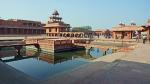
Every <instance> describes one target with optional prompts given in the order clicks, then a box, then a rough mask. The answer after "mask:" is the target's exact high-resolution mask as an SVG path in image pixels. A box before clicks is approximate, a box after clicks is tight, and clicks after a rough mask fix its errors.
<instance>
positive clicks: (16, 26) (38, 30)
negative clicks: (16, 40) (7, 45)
mask: <svg viewBox="0 0 150 84" xmlns="http://www.w3.org/2000/svg"><path fill="white" fill-rule="evenodd" d="M33 34H45V29H44V28H43V24H42V23H41V22H37V21H30V20H19V19H9V20H3V19H0V35H33Z"/></svg>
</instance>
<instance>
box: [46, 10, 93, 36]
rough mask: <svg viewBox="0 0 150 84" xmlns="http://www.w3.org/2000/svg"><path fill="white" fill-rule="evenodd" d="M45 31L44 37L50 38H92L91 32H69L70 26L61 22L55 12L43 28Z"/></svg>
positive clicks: (60, 18)
mask: <svg viewBox="0 0 150 84" xmlns="http://www.w3.org/2000/svg"><path fill="white" fill-rule="evenodd" d="M44 28H45V29H46V35H47V36H50V37H76V38H83V37H92V35H93V34H94V33H93V32H71V31H70V28H71V27H70V24H66V23H64V22H63V21H62V17H59V13H58V11H57V10H55V11H54V13H52V16H50V17H49V21H48V22H47V24H46V25H45V26H44Z"/></svg>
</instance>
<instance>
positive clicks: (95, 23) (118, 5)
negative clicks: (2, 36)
mask: <svg viewBox="0 0 150 84" xmlns="http://www.w3.org/2000/svg"><path fill="white" fill-rule="evenodd" d="M55 9H56V10H58V11H59V12H60V15H61V16H62V17H63V20H64V22H66V23H69V24H71V26H72V27H74V26H85V25H90V26H92V27H93V29H97V28H111V27H113V26H116V25H117V24H118V23H119V22H120V21H121V22H124V23H127V24H129V23H130V22H131V20H133V21H134V22H136V23H137V24H138V25H142V24H146V22H147V20H148V19H150V0H0V11H1V12H0V17H1V18H3V19H11V18H18V19H27V20H37V21H42V22H47V20H48V17H49V16H50V15H51V13H52V12H53V10H55Z"/></svg>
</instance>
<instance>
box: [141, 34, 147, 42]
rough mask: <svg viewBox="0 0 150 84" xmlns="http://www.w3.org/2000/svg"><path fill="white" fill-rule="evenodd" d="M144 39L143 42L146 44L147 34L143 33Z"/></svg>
mask: <svg viewBox="0 0 150 84" xmlns="http://www.w3.org/2000/svg"><path fill="white" fill-rule="evenodd" d="M142 39H143V44H145V42H146V39H147V36H146V35H142Z"/></svg>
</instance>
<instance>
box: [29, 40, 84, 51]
mask: <svg viewBox="0 0 150 84" xmlns="http://www.w3.org/2000/svg"><path fill="white" fill-rule="evenodd" d="M76 42H84V43H86V40H82V41H77V40H76ZM26 44H39V46H40V48H41V50H42V51H47V52H53V53H54V52H61V51H68V50H73V49H78V48H84V47H79V46H76V45H74V40H70V39H26Z"/></svg>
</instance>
